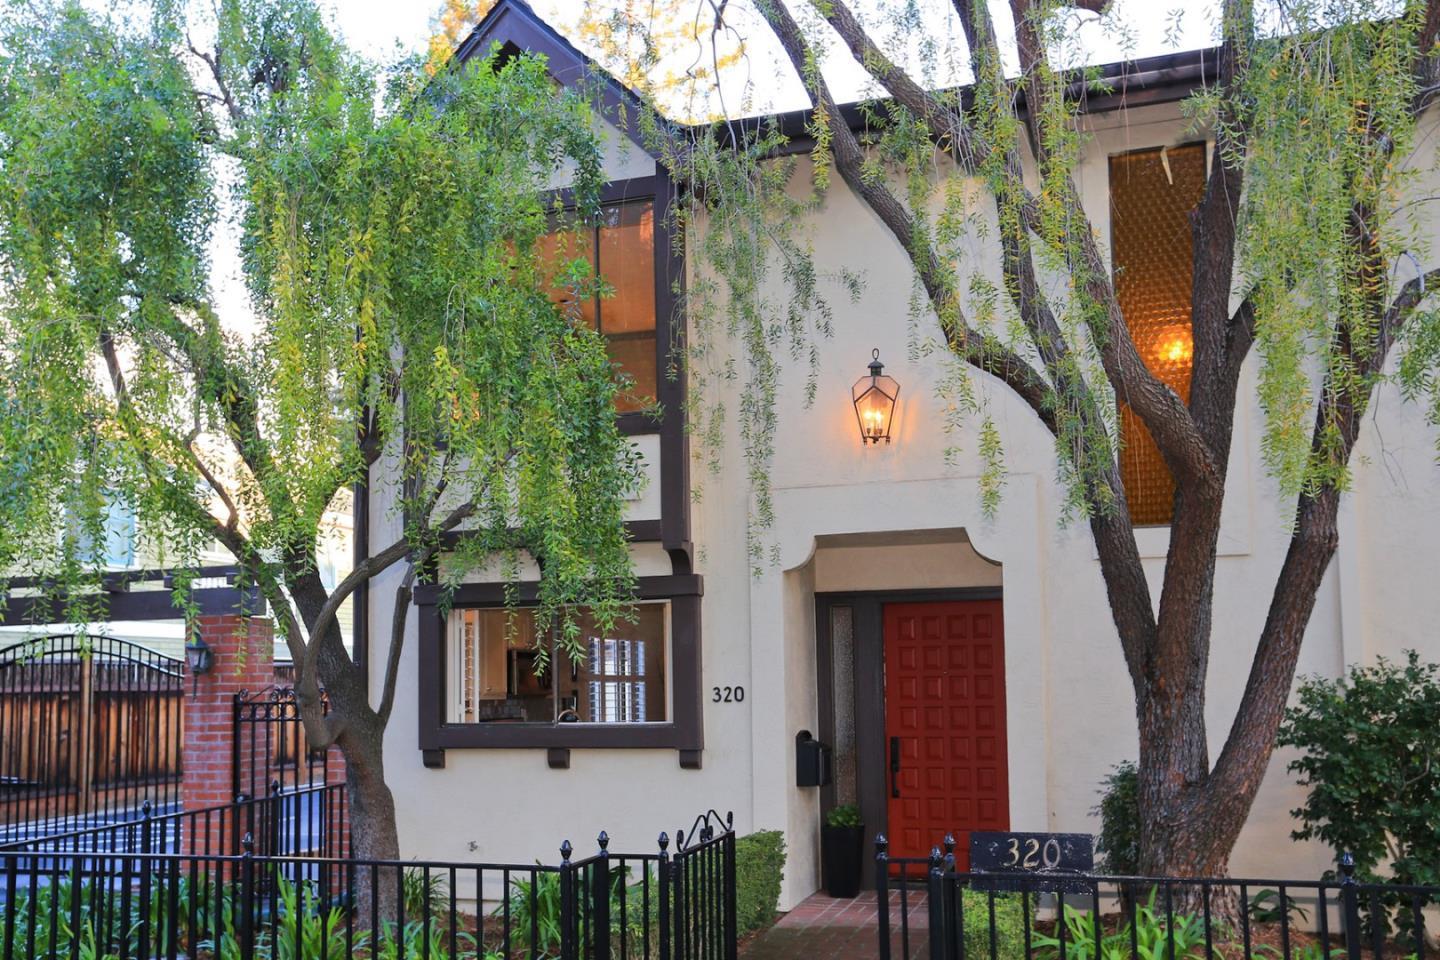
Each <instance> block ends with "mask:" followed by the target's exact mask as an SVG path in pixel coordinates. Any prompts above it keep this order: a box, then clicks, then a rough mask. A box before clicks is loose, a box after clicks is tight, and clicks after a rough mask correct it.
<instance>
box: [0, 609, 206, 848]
mask: <svg viewBox="0 0 1440 960" xmlns="http://www.w3.org/2000/svg"><path fill="white" fill-rule="evenodd" d="M183 668H184V664H183V662H182V661H180V660H178V659H175V658H173V657H167V656H164V655H163V654H160V653H156V652H155V651H153V650H150V649H147V648H146V647H142V646H140V645H138V644H134V643H130V642H129V641H126V640H119V639H116V638H113V637H88V636H81V635H69V634H66V635H61V636H50V637H40V638H36V639H31V640H26V641H23V642H21V643H16V644H11V645H10V646H7V647H4V648H3V649H0V842H9V841H14V840H23V839H25V838H28V837H34V836H39V835H42V834H46V833H62V832H69V831H73V830H77V829H81V828H83V827H86V826H91V825H95V824H103V823H113V822H121V821H125V820H133V819H136V818H138V817H139V816H140V811H141V809H142V807H143V805H144V804H145V803H149V804H150V805H151V807H152V808H153V809H156V810H169V809H171V808H172V807H174V806H175V805H177V804H178V803H179V800H180V777H181V768H180V761H181V754H182V744H183V742H184V740H183V737H184V729H183V728H184V721H183V696H184V670H183Z"/></svg>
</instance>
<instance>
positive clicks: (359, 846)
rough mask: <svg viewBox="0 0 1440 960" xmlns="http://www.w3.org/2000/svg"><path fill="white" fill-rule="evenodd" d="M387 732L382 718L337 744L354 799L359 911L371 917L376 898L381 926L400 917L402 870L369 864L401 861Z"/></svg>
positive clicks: (352, 726) (357, 726)
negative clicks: (388, 767)
mask: <svg viewBox="0 0 1440 960" xmlns="http://www.w3.org/2000/svg"><path fill="white" fill-rule="evenodd" d="M384 736H385V728H384V726H383V725H382V724H380V723H379V721H378V718H373V717H372V718H368V719H360V720H356V721H355V722H353V723H349V724H346V725H345V728H344V732H342V733H341V735H340V737H339V739H338V740H337V745H338V746H339V747H340V750H341V752H342V753H344V755H345V787H346V792H347V794H348V796H349V800H350V855H351V856H352V857H353V858H354V859H356V860H358V861H360V862H361V865H360V866H358V867H357V868H356V875H355V896H356V909H357V911H358V914H359V916H360V917H361V918H368V917H369V916H370V915H371V909H372V900H373V905H374V910H375V914H376V915H377V916H378V917H379V919H380V921H381V923H382V924H383V923H385V922H387V921H390V922H393V921H395V920H396V919H397V918H398V917H399V915H400V914H399V909H398V907H399V901H400V889H401V883H400V871H399V869H398V868H387V869H380V870H374V871H372V870H371V869H370V868H369V867H368V866H365V865H364V864H365V863H366V862H368V861H376V860H386V861H398V860H399V859H400V834H399V831H398V830H397V829H396V825H395V796H394V794H392V793H391V792H390V786H389V785H388V784H387V783H386V782H385V760H384V753H383V746H384Z"/></svg>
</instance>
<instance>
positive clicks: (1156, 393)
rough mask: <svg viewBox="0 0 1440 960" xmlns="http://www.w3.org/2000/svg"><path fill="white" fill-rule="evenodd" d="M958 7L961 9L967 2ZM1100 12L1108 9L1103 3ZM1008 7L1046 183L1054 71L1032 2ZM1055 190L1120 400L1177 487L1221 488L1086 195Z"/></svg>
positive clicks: (1094, 335) (982, 25) (1033, 220)
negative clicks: (1139, 332) (1135, 318)
mask: <svg viewBox="0 0 1440 960" xmlns="http://www.w3.org/2000/svg"><path fill="white" fill-rule="evenodd" d="M956 2H957V4H961V5H963V2H964V0H956ZM1099 6H1100V7H1101V9H1103V6H1104V5H1103V4H1101V5H1099ZM1010 8H1011V12H1012V14H1013V16H1014V19H1015V31H1016V43H1017V46H1018V48H1019V52H1020V69H1021V80H1020V86H1021V89H1022V90H1023V91H1024V93H1025V102H1026V113H1025V122H1026V125H1027V128H1028V129H1029V130H1030V133H1031V138H1032V141H1033V145H1034V149H1035V156H1036V162H1037V164H1038V166H1039V168H1040V172H1041V175H1042V177H1045V176H1046V175H1047V174H1048V173H1052V172H1055V171H1054V169H1053V165H1054V163H1055V162H1056V161H1055V159H1054V158H1053V157H1052V156H1051V155H1050V152H1049V150H1048V149H1047V147H1046V143H1045V139H1044V136H1043V131H1041V130H1040V128H1039V124H1040V122H1041V117H1042V116H1043V115H1044V113H1045V112H1046V110H1047V109H1048V107H1049V102H1048V101H1049V96H1050V93H1049V91H1048V90H1047V89H1046V87H1045V84H1044V82H1043V80H1042V76H1043V75H1044V74H1046V73H1049V72H1050V70H1051V68H1050V64H1049V60H1048V54H1047V53H1046V51H1045V46H1044V43H1043V39H1042V37H1041V35H1040V32H1039V30H1038V29H1037V26H1036V23H1035V17H1037V16H1039V15H1040V14H1039V12H1038V11H1037V10H1036V8H1035V7H1034V6H1033V5H1032V2H1031V0H1010ZM1086 9H1089V7H1086ZM975 12H976V14H978V15H979V17H980V19H979V20H978V21H977V20H971V21H970V24H971V26H970V28H969V30H973V31H977V32H978V33H979V34H980V35H981V36H984V35H986V34H988V35H989V36H991V37H993V36H994V35H995V29H994V25H993V23H992V22H990V13H989V10H988V8H987V7H986V5H985V3H984V2H979V3H976V4H975ZM964 21H965V18H963V17H962V22H964ZM969 30H967V33H968V32H969ZM1057 189H1058V194H1057V196H1056V198H1055V199H1056V201H1057V202H1058V203H1059V204H1060V205H1061V207H1062V210H1063V216H1061V217H1059V218H1058V219H1059V221H1060V222H1062V223H1063V224H1064V227H1063V231H1062V236H1061V237H1060V239H1061V241H1062V243H1063V245H1064V247H1065V248H1066V253H1067V256H1074V257H1076V258H1078V261H1079V262H1078V263H1076V265H1075V267H1074V270H1075V272H1076V273H1077V274H1078V277H1077V281H1078V284H1079V286H1080V288H1081V289H1083V290H1084V292H1085V295H1086V296H1087V297H1088V298H1089V300H1090V301H1091V302H1092V303H1093V304H1094V305H1095V306H1096V307H1097V308H1099V309H1100V310H1101V311H1103V314H1104V318H1103V321H1102V320H1101V318H1100V317H1099V316H1098V315H1096V313H1095V311H1086V312H1087V315H1088V321H1087V322H1088V323H1089V326H1090V334H1091V339H1092V340H1093V341H1094V343H1095V347H1096V350H1097V352H1098V353H1099V355H1100V362H1101V365H1102V366H1103V367H1104V370H1105V375H1106V377H1107V378H1108V379H1109V380H1110V383H1111V385H1112V386H1113V387H1114V389H1115V394H1116V396H1117V397H1118V398H1119V399H1120V400H1122V401H1123V402H1125V403H1126V404H1128V405H1129V406H1130V407H1131V408H1132V409H1133V410H1134V411H1135V412H1136V414H1138V415H1139V417H1140V419H1141V420H1142V421H1144V423H1145V426H1146V429H1148V430H1149V432H1150V435H1151V437H1152V438H1153V439H1154V440H1155V444H1156V446H1157V447H1158V448H1159V449H1160V453H1161V455H1162V456H1163V457H1164V458H1165V463H1166V465H1167V466H1168V467H1169V468H1170V471H1171V473H1172V474H1173V475H1174V476H1175V479H1176V482H1177V483H1180V484H1187V483H1188V484H1192V485H1195V486H1198V487H1202V488H1210V489H1219V488H1221V487H1223V485H1224V480H1223V474H1222V473H1221V469H1220V468H1218V467H1217V466H1216V464H1215V462H1214V459H1213V457H1212V456H1211V452H1210V450H1209V449H1208V447H1207V446H1206V444H1205V442H1204V438H1203V437H1202V436H1201V434H1200V431H1199V429H1198V428H1197V427H1196V424H1195V422H1194V419H1193V418H1192V417H1191V414H1190V410H1189V408H1188V407H1186V405H1185V403H1184V402H1183V401H1182V400H1181V399H1180V397H1179V395H1178V394H1176V393H1175V391H1174V390H1172V389H1170V387H1169V385H1168V384H1166V383H1165V382H1164V381H1162V380H1160V378H1158V377H1157V376H1155V374H1154V373H1153V372H1152V371H1151V370H1150V368H1149V366H1147V365H1146V363H1145V361H1144V359H1143V358H1142V357H1141V356H1140V351H1139V350H1138V349H1137V348H1136V346H1135V341H1134V338H1133V337H1132V336H1131V334H1130V327H1129V325H1128V324H1127V323H1126V321H1125V315H1124V313H1123V312H1122V311H1121V309H1120V304H1119V301H1118V300H1117V299H1116V297H1115V289H1114V284H1112V283H1111V281H1110V270H1109V266H1108V264H1107V263H1106V260H1105V257H1104V255H1103V254H1102V252H1101V250H1100V247H1099V243H1098V241H1097V240H1096V236H1097V233H1096V231H1095V229H1094V226H1093V225H1092V224H1091V222H1090V217H1089V215H1088V214H1086V212H1085V208H1084V205H1083V204H1082V203H1081V202H1080V193H1079V191H1078V190H1077V189H1076V187H1075V182H1074V178H1073V177H1072V176H1071V175H1070V174H1069V173H1066V174H1065V175H1064V176H1063V177H1062V178H1061V179H1060V183H1059V185H1058V188H1057ZM1026 211H1027V215H1028V217H1029V224H1028V225H1029V227H1030V229H1031V230H1032V231H1034V232H1035V233H1037V235H1039V236H1041V237H1044V236H1045V235H1046V233H1045V231H1044V230H1043V229H1042V228H1043V226H1044V224H1043V223H1042V222H1041V218H1040V216H1039V209H1038V207H1036V206H1035V205H1033V204H1027V205H1026Z"/></svg>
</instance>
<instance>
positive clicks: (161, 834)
mask: <svg viewBox="0 0 1440 960" xmlns="http://www.w3.org/2000/svg"><path fill="white" fill-rule="evenodd" d="M274 786H275V788H276V789H273V790H272V791H271V792H270V794H269V795H268V796H264V797H257V798H255V799H251V800H241V801H237V802H235V803H230V804H225V805H223V806H216V807H207V808H203V809H198V810H178V811H174V812H170V813H156V812H155V811H154V810H153V809H152V808H151V807H150V806H149V804H146V805H145V806H144V807H142V809H141V816H140V818H139V819H138V820H127V821H123V822H119V823H110V824H103V825H100V826H95V827H89V828H85V829H80V830H72V831H69V832H66V833H56V834H47V835H44V836H37V837H28V838H25V839H22V840H12V841H10V842H9V843H5V844H0V851H12V852H23V853H52V854H118V855H129V854H137V855H152V854H191V855H199V856H207V857H210V856H220V855H224V854H234V853H238V852H239V851H240V849H241V844H242V841H243V840H244V839H245V838H246V837H248V838H249V842H250V845H251V848H252V850H254V851H255V852H263V853H264V854H266V855H270V856H277V857H295V856H315V857H321V858H342V857H344V856H345V855H346V853H347V851H348V846H347V841H348V837H349V823H348V819H347V818H348V809H347V803H346V794H345V788H344V786H341V785H335V786H317V787H308V788H304V789H301V790H296V791H293V792H289V793H285V792H282V791H280V790H279V789H278V786H279V785H278V784H275V785H274Z"/></svg>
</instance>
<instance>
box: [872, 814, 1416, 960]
mask: <svg viewBox="0 0 1440 960" xmlns="http://www.w3.org/2000/svg"><path fill="white" fill-rule="evenodd" d="M875 848H876V851H875V852H876V897H877V902H878V908H879V909H878V931H877V932H878V934H879V951H878V956H879V957H880V960H891V957H901V958H906V960H910V958H917V957H918V958H926V957H928V958H929V960H1397V958H1405V960H1426V958H1427V956H1429V955H1431V954H1433V953H1434V950H1435V948H1434V945H1433V939H1432V937H1431V935H1430V933H1429V931H1428V930H1427V927H1426V916H1425V914H1426V910H1427V908H1429V907H1430V906H1431V905H1432V904H1435V903H1440V887H1420V886H1411V885H1404V884H1375V883H1361V882H1359V881H1357V880H1356V878H1355V876H1354V872H1355V865H1354V861H1353V860H1352V859H1351V858H1350V857H1349V855H1348V854H1347V855H1346V856H1345V857H1343V858H1342V859H1341V861H1340V864H1339V870H1338V871H1337V873H1336V875H1335V876H1334V877H1332V878H1329V879H1321V880H1268V879H1247V878H1230V877H1226V878H1192V877H1186V878H1181V877H1139V876H1100V875H1095V874H1061V873H1013V874H1007V873H973V872H972V873H962V872H958V871H957V870H956V869H955V856H954V840H953V839H952V838H950V837H946V838H945V841H944V846H943V848H942V847H935V848H934V849H933V850H932V851H931V855H930V857H929V858H928V859H915V858H892V857H890V856H889V855H888V845H887V843H886V841H885V838H884V837H883V836H880V837H877V838H876V841H875Z"/></svg>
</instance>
